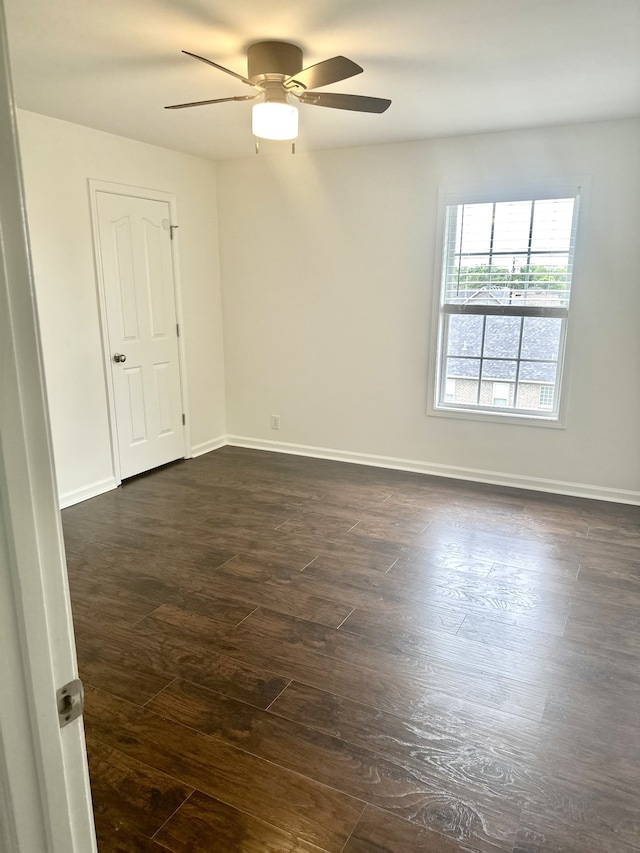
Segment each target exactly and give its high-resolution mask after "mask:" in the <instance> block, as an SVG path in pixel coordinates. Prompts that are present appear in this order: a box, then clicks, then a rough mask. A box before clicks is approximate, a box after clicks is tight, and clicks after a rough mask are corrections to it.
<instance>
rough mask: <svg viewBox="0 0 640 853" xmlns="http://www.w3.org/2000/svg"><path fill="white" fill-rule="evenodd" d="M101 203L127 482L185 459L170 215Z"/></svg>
mask: <svg viewBox="0 0 640 853" xmlns="http://www.w3.org/2000/svg"><path fill="white" fill-rule="evenodd" d="M96 203H97V212H98V239H99V244H100V263H101V266H102V277H103V282H104V292H105V303H106V313H107V316H106V320H107V327H108V336H109V347H110V352H111V356H112V360H111V374H112V382H113V391H114V401H115V421H116V432H117V443H118V452H119V456H120V476H121V477H122V478H125V477H131V476H133V475H134V474H139V473H140V472H141V471H147V470H148V469H150V468H155V467H157V466H158V465H164V464H165V463H167V462H171V461H173V460H174V459H179V458H181V457H183V456H184V453H185V444H184V432H183V425H182V397H181V389H180V371H179V362H178V340H177V327H176V308H175V288H174V278H173V263H172V257H171V242H170V235H169V219H170V213H169V205H168V203H167V202H164V201H157V200H152V199H145V198H138V197H136V196H127V195H120V194H116V193H109V192H105V191H99V192H97V193H96ZM116 354H118V355H119V357H120V359H121V360H120V361H118V362H116V361H114V360H113V356H114V355H116ZM122 356H124V359H122Z"/></svg>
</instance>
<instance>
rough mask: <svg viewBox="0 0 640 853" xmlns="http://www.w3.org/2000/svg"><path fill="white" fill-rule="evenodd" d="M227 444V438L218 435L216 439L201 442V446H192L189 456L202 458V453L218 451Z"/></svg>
mask: <svg viewBox="0 0 640 853" xmlns="http://www.w3.org/2000/svg"><path fill="white" fill-rule="evenodd" d="M225 444H228V441H227V436H226V435H220V436H218V438H212V439H210V440H209V441H203V442H202V444H194V446H193V447H192V448H191V456H192V457H196V456H202V455H203V453H210V452H211V451H212V450H218V449H219V448H220V447H224V446H225Z"/></svg>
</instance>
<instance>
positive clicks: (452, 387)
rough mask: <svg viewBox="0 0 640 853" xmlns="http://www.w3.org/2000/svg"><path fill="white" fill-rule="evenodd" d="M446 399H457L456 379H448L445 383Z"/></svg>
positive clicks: (449, 400) (448, 401)
mask: <svg viewBox="0 0 640 853" xmlns="http://www.w3.org/2000/svg"><path fill="white" fill-rule="evenodd" d="M444 399H445V401H446V402H447V403H453V401H454V400H455V399H456V380H455V379H447V380H446V381H445V385H444Z"/></svg>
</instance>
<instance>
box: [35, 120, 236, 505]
mask: <svg viewBox="0 0 640 853" xmlns="http://www.w3.org/2000/svg"><path fill="white" fill-rule="evenodd" d="M19 131H20V145H21V151H22V160H23V170H24V178H25V187H26V199H27V212H28V219H29V231H30V237H31V248H32V255H33V263H34V272H35V281H36V291H37V298H38V310H39V314H40V325H41V332H42V341H43V350H44V361H45V370H46V379H47V386H48V396H49V405H50V412H51V424H52V432H53V441H54V450H55V459H56V470H57V477H58V487H59V493H60V495H61V497H62V500H63V502H64V503H67V502H70V501H73V500H75V499H77V498H79V497H82V496H88V494H90V493H91V492H92V490H93V491H99V490H100V488H101V487H106V486H108V485H109V481H110V480H112V478H113V471H112V463H111V451H110V440H109V428H108V416H107V398H106V389H105V378H104V370H103V359H102V350H101V343H100V325H99V317H98V300H97V290H96V278H95V268H94V258H93V246H92V229H91V218H90V204H89V190H88V183H87V181H88V179H89V178H95V179H97V180H103V181H112V182H115V183H120V184H129V185H133V186H138V187H144V188H148V189H154V190H162V191H164V192H169V193H173V194H175V196H176V198H177V206H178V219H179V224H180V231H179V264H180V271H181V282H182V296H183V307H184V324H183V333H184V335H185V340H186V354H187V383H188V391H189V404H190V405H189V419H190V428H191V443H192V446H194V447H196V448H197V446H198V445H207V443H209V442H212V441H215V440H216V439H218V438H219V437H220V436H223V435H224V433H225V390H224V363H223V347H222V322H221V311H220V277H219V262H218V245H217V220H216V215H217V209H216V178H215V165H214V164H213V163H211V162H209V161H206V160H201V159H198V158H195V157H189V156H187V155H185V154H179V153H176V152H173V151H168V150H165V149H162V148H156V147H154V146H151V145H146V144H143V143H140V142H134V141H132V140H129V139H123V138H122V137H118V136H114V135H112V134H107V133H102V132H100V131H97V130H91V129H89V128H86V127H80V126H78V125H74V124H70V123H68V122H63V121H59V120H57V119H52V118H48V117H46V116H42V115H37V114H35V113H29V112H25V111H20V112H19Z"/></svg>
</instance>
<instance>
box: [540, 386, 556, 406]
mask: <svg viewBox="0 0 640 853" xmlns="http://www.w3.org/2000/svg"><path fill="white" fill-rule="evenodd" d="M538 405H539V406H541V407H542V408H545V409H547V408H549V409H550V408H552V407H553V386H552V385H541V386H540V392H539V395H538Z"/></svg>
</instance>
